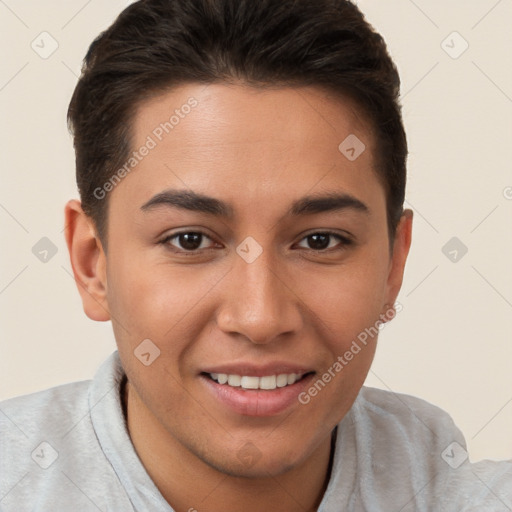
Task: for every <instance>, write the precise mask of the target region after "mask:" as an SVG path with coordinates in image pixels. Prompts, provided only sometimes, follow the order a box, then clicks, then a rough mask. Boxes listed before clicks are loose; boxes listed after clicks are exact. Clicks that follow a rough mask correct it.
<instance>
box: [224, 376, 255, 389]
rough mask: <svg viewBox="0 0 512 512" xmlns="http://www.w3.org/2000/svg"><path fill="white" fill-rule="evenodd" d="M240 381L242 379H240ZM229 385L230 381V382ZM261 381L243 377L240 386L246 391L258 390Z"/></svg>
mask: <svg viewBox="0 0 512 512" xmlns="http://www.w3.org/2000/svg"><path fill="white" fill-rule="evenodd" d="M238 378H239V379H240V377H238ZM228 383H229V380H228ZM259 384H260V379H259V378H258V377H245V376H244V377H242V378H241V382H240V385H241V386H242V387H243V388H244V389H258V388H259V387H260V386H259Z"/></svg>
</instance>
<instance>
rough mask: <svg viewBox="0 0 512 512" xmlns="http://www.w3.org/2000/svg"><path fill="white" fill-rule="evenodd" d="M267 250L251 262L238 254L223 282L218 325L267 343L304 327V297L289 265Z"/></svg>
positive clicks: (228, 330)
mask: <svg viewBox="0 0 512 512" xmlns="http://www.w3.org/2000/svg"><path fill="white" fill-rule="evenodd" d="M270 252H271V251H270V250H264V251H263V253H262V254H261V255H260V256H259V257H258V258H256V260H254V261H252V262H251V263H248V262H247V261H245V260H244V259H243V258H241V257H239V256H238V255H236V256H235V262H234V266H233V267H232V269H231V271H230V272H229V275H228V276H229V277H228V276H227V277H228V279H227V281H226V282H225V284H224V288H223V294H222V303H221V305H220V307H219V310H218V313H217V325H218V327H219V328H220V329H221V330H222V331H224V332H226V333H229V334H231V335H240V336H242V337H244V338H246V339H248V340H250V341H251V342H252V343H255V344H267V343H271V342H272V341H275V340H276V339H278V338H279V337H282V336H283V335H285V334H286V335H288V336H290V335H291V334H292V333H296V332H298V331H299V330H300V329H301V327H302V322H303V315H302V304H303V303H302V301H301V298H300V297H299V296H298V294H297V291H296V290H294V288H296V286H294V282H293V280H292V278H291V277H290V275H289V273H290V269H289V268H288V269H287V268H285V265H284V264H280V263H277V262H276V260H275V259H274V260H273V259H272V258H271V255H270Z"/></svg>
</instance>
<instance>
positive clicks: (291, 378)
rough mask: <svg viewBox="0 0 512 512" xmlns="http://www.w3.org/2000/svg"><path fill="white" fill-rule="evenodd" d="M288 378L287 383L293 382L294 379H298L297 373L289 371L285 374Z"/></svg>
mask: <svg viewBox="0 0 512 512" xmlns="http://www.w3.org/2000/svg"><path fill="white" fill-rule="evenodd" d="M286 378H287V379H288V384H293V383H294V382H295V381H296V380H298V375H297V374H296V373H290V374H289V375H287V376H286Z"/></svg>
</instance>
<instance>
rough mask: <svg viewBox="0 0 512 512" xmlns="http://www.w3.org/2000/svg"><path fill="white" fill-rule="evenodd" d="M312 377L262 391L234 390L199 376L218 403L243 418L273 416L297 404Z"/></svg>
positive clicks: (308, 376)
mask: <svg viewBox="0 0 512 512" xmlns="http://www.w3.org/2000/svg"><path fill="white" fill-rule="evenodd" d="M313 377H314V374H311V375H307V376H306V377H304V378H302V379H301V380H299V381H297V382H295V384H291V385H289V386H285V387H283V388H276V389H273V390H262V389H244V388H242V387H236V388H235V387H232V386H229V385H227V384H219V383H218V382H215V381H214V380H212V379H210V378H209V377H206V376H205V375H201V379H202V381H203V382H204V383H205V384H206V387H207V388H208V389H209V391H210V392H211V393H212V394H213V396H214V397H215V398H216V399H217V400H218V401H219V402H221V403H222V404H224V405H226V406H227V407H228V408H229V409H231V410H232V411H234V412H236V413H238V414H242V415H245V416H274V415H277V414H279V413H282V412H283V411H285V410H287V409H288V408H289V407H291V406H292V405H293V404H299V399H298V396H299V395H300V393H301V392H302V391H304V389H306V388H307V386H308V384H309V382H310V381H311V379H312V378H313Z"/></svg>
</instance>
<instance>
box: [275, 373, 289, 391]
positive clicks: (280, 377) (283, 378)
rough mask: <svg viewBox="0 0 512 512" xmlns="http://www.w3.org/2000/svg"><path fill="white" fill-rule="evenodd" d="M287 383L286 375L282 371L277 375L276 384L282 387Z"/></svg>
mask: <svg viewBox="0 0 512 512" xmlns="http://www.w3.org/2000/svg"><path fill="white" fill-rule="evenodd" d="M287 384H288V375H286V373H282V374H281V375H278V376H277V379H276V386H277V387H278V388H284V387H285V386H286V385H287Z"/></svg>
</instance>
